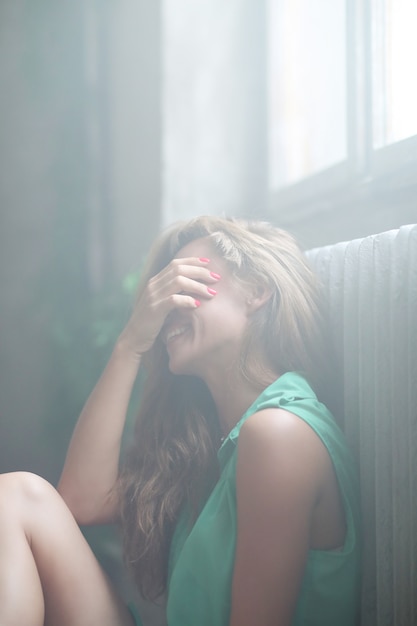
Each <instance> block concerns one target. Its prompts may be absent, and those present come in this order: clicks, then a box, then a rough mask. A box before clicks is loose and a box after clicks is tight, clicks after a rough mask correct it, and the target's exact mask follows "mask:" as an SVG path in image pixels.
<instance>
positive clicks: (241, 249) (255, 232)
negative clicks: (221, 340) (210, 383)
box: [118, 217, 327, 598]
mask: <svg viewBox="0 0 417 626" xmlns="http://www.w3.org/2000/svg"><path fill="white" fill-rule="evenodd" d="M201 237H207V238H209V240H210V242H211V243H212V245H213V248H214V250H215V251H216V252H217V253H218V254H219V255H220V256H221V257H222V258H223V259H224V260H225V261H226V263H228V264H229V266H230V267H231V269H232V270H233V274H234V276H235V277H236V280H237V281H238V282H241V283H243V284H244V285H246V286H248V285H249V286H250V287H251V289H252V291H254V290H255V291H256V290H263V291H267V292H268V293H269V294H270V296H269V298H268V300H267V302H266V303H265V304H264V305H263V306H262V307H260V308H259V309H258V310H257V311H256V312H254V313H253V315H252V317H251V320H250V323H249V327H248V332H247V336H246V339H245V342H244V346H243V349H242V353H241V358H240V363H239V367H240V370H241V373H242V374H243V376H244V377H245V378H246V379H247V380H248V381H250V382H251V384H254V385H256V386H258V387H259V388H260V389H263V388H265V387H266V386H267V385H268V384H270V383H271V382H272V380H271V370H273V371H275V372H279V374H283V373H285V372H287V371H298V372H300V373H302V374H303V375H304V376H306V378H307V379H308V380H309V381H310V382H311V383H312V385H313V386H314V387H315V389H316V390H319V389H320V388H321V386H322V383H323V380H322V378H323V376H324V377H325V376H326V374H325V372H326V363H327V351H326V340H325V332H324V331H325V329H324V323H323V318H322V315H321V312H320V300H321V295H320V291H319V287H318V284H317V280H316V278H315V276H314V274H313V272H312V271H311V269H310V267H309V266H308V264H307V262H306V260H305V258H304V255H303V253H302V252H301V251H300V249H299V247H298V245H297V244H296V242H295V241H294V239H293V238H292V237H291V236H290V235H289V234H288V233H287V232H285V231H283V230H281V229H278V228H275V227H273V226H271V225H270V224H266V223H263V222H248V221H244V220H235V219H224V218H219V217H200V218H195V219H192V220H191V221H189V222H187V223H180V224H178V225H176V226H174V227H173V228H171V229H170V230H169V231H167V232H166V233H164V234H163V235H162V236H161V238H160V239H159V240H158V241H157V243H156V244H155V246H154V248H153V251H152V254H151V257H150V260H149V263H148V267H147V269H146V271H145V272H144V275H143V278H142V283H141V286H140V288H139V296H140V294H141V292H142V290H143V289H144V288H145V286H146V283H147V281H148V280H149V278H150V277H151V276H154V275H156V274H157V273H158V272H159V271H160V270H162V268H163V267H165V266H166V265H167V264H168V263H169V262H170V260H171V259H172V258H173V257H174V256H175V255H176V254H177V253H178V251H179V250H180V249H181V248H182V247H184V246H185V245H186V244H187V243H189V242H191V241H193V240H195V239H198V238H201ZM262 354H263V355H264V358H263V359H261V358H259V355H262ZM143 367H144V369H145V372H146V373H145V376H146V380H145V383H144V385H143V391H142V397H141V406H140V411H139V415H138V418H137V422H136V426H135V431H134V441H133V445H132V447H131V449H130V451H129V453H128V454H127V457H126V462H125V464H124V467H123V469H122V471H121V474H120V479H119V483H118V486H119V490H120V491H119V493H120V499H121V522H122V532H123V540H124V553H125V560H126V562H127V564H128V566H129V568H130V570H131V572H132V574H133V577H134V580H135V582H136V584H137V587H138V588H139V590H140V591H141V593H142V595H143V596H145V597H148V598H156V597H158V596H159V595H160V594H162V593H163V592H164V590H165V589H166V584H167V576H168V567H169V551H170V544H171V539H172V536H173V532H174V529H175V525H176V522H177V521H178V518H179V515H180V513H181V511H182V509H183V507H184V506H187V507H190V510H191V511H192V513H193V514H194V518H195V517H196V516H197V514H198V511H199V507H200V506H201V504H202V502H204V499H205V497H206V496H207V495H208V493H209V491H210V489H211V488H212V486H213V484H214V482H215V481H216V479H217V477H218V466H217V448H218V445H219V441H220V428H219V423H218V418H217V413H216V409H215V406H214V403H213V400H212V398H211V395H210V393H209V391H208V389H207V387H206V386H205V383H204V382H203V381H201V380H199V379H197V378H195V377H192V376H176V375H173V374H172V373H171V372H170V371H169V368H168V357H167V353H166V350H165V347H164V345H163V343H162V341H161V340H160V338H157V340H156V341H155V343H154V346H153V347H152V348H151V350H150V351H149V352H148V353H147V354H146V355H145V356H144V360H143Z"/></svg>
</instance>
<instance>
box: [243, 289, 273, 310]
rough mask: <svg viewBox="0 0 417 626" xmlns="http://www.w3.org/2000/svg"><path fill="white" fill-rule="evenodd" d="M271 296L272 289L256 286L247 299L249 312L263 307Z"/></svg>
mask: <svg viewBox="0 0 417 626" xmlns="http://www.w3.org/2000/svg"><path fill="white" fill-rule="evenodd" d="M271 296H272V290H271V289H269V288H268V287H258V288H254V289H253V290H252V293H251V295H250V296H249V297H248V298H247V300H246V306H247V308H248V313H255V311H258V309H260V308H262V307H263V306H264V304H266V303H267V302H268V300H269V299H270V298H271Z"/></svg>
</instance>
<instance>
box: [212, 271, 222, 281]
mask: <svg viewBox="0 0 417 626" xmlns="http://www.w3.org/2000/svg"><path fill="white" fill-rule="evenodd" d="M210 276H212V277H213V278H215V279H216V280H219V279H220V278H221V276H220V274H216V272H210Z"/></svg>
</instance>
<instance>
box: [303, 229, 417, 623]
mask: <svg viewBox="0 0 417 626" xmlns="http://www.w3.org/2000/svg"><path fill="white" fill-rule="evenodd" d="M307 256H308V257H309V259H310V261H311V263H312V265H313V267H314V268H315V269H316V271H317V273H318V274H319V276H320V278H321V280H322V282H323V284H324V287H325V289H326V291H327V293H328V299H329V307H330V317H331V329H330V331H331V333H332V335H333V342H334V345H335V350H336V355H337V359H338V363H339V364H340V372H341V377H342V381H343V396H342V400H343V409H344V429H345V432H346V436H347V439H348V441H349V443H350V445H351V448H352V450H353V452H354V454H355V455H356V458H357V461H358V467H359V473H360V481H361V498H362V515H363V536H364V564H363V585H362V589H363V591H362V612H361V624H362V626H374V625H375V626H393V625H394V626H397V625H398V626H412V625H417V226H415V225H414V226H413V225H410V226H403V227H401V228H400V229H399V230H393V231H389V232H385V233H382V234H379V235H374V236H371V237H366V238H364V239H358V240H354V241H350V242H343V243H338V244H335V245H331V246H326V247H323V248H317V249H314V250H310V251H308V252H307ZM335 626H336V625H335Z"/></svg>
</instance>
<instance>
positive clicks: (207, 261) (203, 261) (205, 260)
mask: <svg viewBox="0 0 417 626" xmlns="http://www.w3.org/2000/svg"><path fill="white" fill-rule="evenodd" d="M198 260H199V261H201V262H202V263H210V259H206V258H205V257H200V258H199V259H198Z"/></svg>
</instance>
